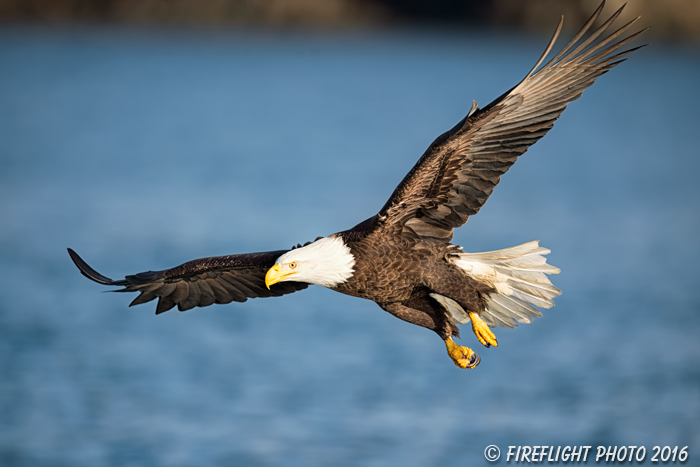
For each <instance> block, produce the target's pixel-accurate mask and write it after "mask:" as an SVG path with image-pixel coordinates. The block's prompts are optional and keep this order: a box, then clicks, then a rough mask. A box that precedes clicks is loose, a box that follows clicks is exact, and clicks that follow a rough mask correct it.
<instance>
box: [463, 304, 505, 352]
mask: <svg viewBox="0 0 700 467" xmlns="http://www.w3.org/2000/svg"><path fill="white" fill-rule="evenodd" d="M469 319H470V320H471V322H472V331H474V335H476V338H477V339H479V342H481V343H482V344H483V345H485V346H486V347H491V346H494V347H498V341H497V340H496V336H495V335H494V334H493V332H492V331H491V329H490V328H489V325H488V324H486V323H485V322H484V320H483V319H481V317H480V316H479V315H478V314H477V313H474V312H472V311H470V312H469Z"/></svg>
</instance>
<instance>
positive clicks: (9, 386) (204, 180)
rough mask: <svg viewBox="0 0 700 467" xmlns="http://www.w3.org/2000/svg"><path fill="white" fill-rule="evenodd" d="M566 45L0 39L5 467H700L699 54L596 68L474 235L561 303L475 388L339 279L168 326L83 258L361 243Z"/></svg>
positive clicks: (130, 268) (475, 223)
mask: <svg viewBox="0 0 700 467" xmlns="http://www.w3.org/2000/svg"><path fill="white" fill-rule="evenodd" d="M545 43H546V39H545V38H537V37H518V36H510V37H502V36H497V35H495V34H483V35H480V34H477V33H473V34H447V35H439V34H432V33H416V34H414V33H391V34H390V33H387V34H371V35H360V34H347V35H342V36H323V35H294V34H262V33H249V34H244V33H195V32H190V33H176V32H172V31H155V32H154V31H151V32H146V31H142V30H102V29H80V30H72V29H65V30H42V29H26V28H18V29H8V28H6V29H4V30H0V62H1V63H2V64H3V65H2V72H1V73H0V103H1V104H0V164H1V166H0V219H1V221H0V222H1V227H0V261H1V264H2V268H1V269H0V275H1V278H2V280H1V281H0V291H1V296H2V300H0V374H1V376H0V424H1V425H0V465H3V466H30V465H31V466H90V467H99V466H111V465H119V466H191V465H196V466H222V465H241V466H255V465H260V466H267V465H289V466H309V465H319V466H330V465H333V466H336V465H337V466H342V465H347V466H356V465H363V466H404V465H416V466H429V465H441V466H444V467H448V466H465V465H481V464H483V463H485V461H484V457H483V452H484V448H485V447H486V446H487V445H489V444H495V445H498V446H500V447H501V448H502V449H505V447H506V446H508V445H520V444H524V445H525V444H529V445H554V446H558V445H560V446H564V445H592V446H596V445H615V444H618V445H644V446H647V449H651V447H652V446H654V445H670V446H676V445H679V446H686V445H687V446H690V449H691V464H692V463H695V462H697V459H695V458H696V457H697V455H700V452H696V451H697V449H698V448H699V447H700V367H699V364H698V363H699V362H700V339H699V338H698V334H699V332H700V307H699V306H698V303H699V301H700V291H699V289H698V285H699V281H698V279H699V278H700V270H699V268H698V263H699V260H700V254H699V250H698V238H700V210H699V207H700V188H698V184H697V174H698V173H699V171H700V157H699V156H698V150H697V138H696V137H697V132H698V128H700V118H699V117H698V114H697V109H698V108H700V95H699V94H698V93H697V83H699V82H700V53H698V51H697V50H695V49H689V48H688V49H684V48H680V47H670V46H664V45H662V44H655V45H654V46H653V47H650V48H647V49H644V50H643V51H640V52H638V53H636V54H634V55H632V56H631V57H630V59H629V60H628V61H627V62H626V63H624V64H622V65H621V66H619V67H618V68H616V69H615V70H613V71H612V72H611V73H609V74H608V75H606V76H604V77H602V78H601V79H600V80H599V81H598V82H597V83H596V84H595V85H594V86H593V88H592V89H590V90H588V91H587V92H586V93H585V94H584V96H583V98H582V99H581V100H579V101H576V102H575V103H573V104H572V105H571V106H570V107H569V109H568V110H567V111H566V112H565V113H564V116H563V118H562V119H561V120H560V121H558V122H557V124H556V126H555V129H554V130H553V131H552V132H551V133H550V134H549V135H547V137H545V138H544V139H543V140H542V141H540V142H539V143H538V144H537V145H536V146H535V147H534V148H533V149H532V150H531V151H529V152H528V153H527V154H526V155H525V156H524V157H523V158H522V160H521V161H519V162H518V164H516V166H515V167H514V168H513V169H512V170H511V171H510V172H509V173H508V174H507V175H506V176H505V177H504V179H503V183H502V184H501V185H499V187H498V188H497V189H496V191H495V193H494V195H493V196H492V198H491V199H490V200H489V202H488V203H487V205H486V207H485V208H484V210H483V211H482V212H481V213H479V215H478V216H475V217H474V218H472V219H471V220H470V221H469V223H468V224H467V225H466V226H465V227H464V228H462V229H460V230H458V231H457V232H456V235H455V243H458V244H460V245H463V246H464V248H465V249H466V250H468V251H483V250H492V249H499V248H504V247H508V246H512V245H516V244H519V243H523V242H526V241H529V240H533V239H540V240H541V242H542V244H543V245H545V246H547V247H548V248H551V249H552V254H551V255H550V257H549V258H550V262H551V263H553V264H555V265H557V266H559V267H561V269H562V274H561V275H560V276H557V277H555V280H554V282H555V284H556V285H557V286H558V287H559V288H561V289H562V290H563V295H562V296H561V297H560V298H559V299H558V300H557V306H556V307H555V308H553V309H552V310H547V311H545V313H544V317H543V318H541V319H538V320H536V321H535V322H533V323H532V324H530V325H522V326H520V327H519V328H517V329H515V330H508V329H506V330H503V329H496V335H497V337H498V338H499V343H500V345H499V347H498V348H492V349H485V348H480V349H478V351H479V352H480V353H481V356H482V363H481V365H480V366H479V367H478V368H477V369H476V370H473V371H461V370H459V369H457V368H456V367H455V366H454V365H453V364H452V362H451V361H450V360H449V358H448V357H447V355H446V353H445V349H444V345H443V344H442V342H441V341H440V339H439V338H438V337H437V336H436V335H435V334H433V333H431V332H430V331H427V330H425V329H421V328H418V327H415V326H412V325H409V324H407V323H403V322H401V321H399V320H397V319H396V318H394V317H392V316H390V315H389V314H387V313H385V312H383V311H382V310H380V309H379V308H378V307H377V306H376V305H375V304H374V303H371V302H366V301H362V300H359V299H354V298H350V297H345V296H341V295H339V294H335V293H333V292H330V291H328V290H325V289H322V288H320V287H311V288H310V289H308V290H306V291H304V292H302V293H297V294H294V295H291V296H288V297H284V298H277V299H267V300H252V301H249V302H247V303H245V304H231V305H225V306H212V307H209V308H206V309H202V310H192V311H189V312H187V313H178V312H176V311H174V312H169V313H165V314H164V315H161V316H157V317H156V316H154V314H153V311H154V308H155V306H154V304H148V305H142V306H138V307H135V308H127V305H128V303H129V301H130V300H131V298H132V297H130V296H126V295H121V294H109V293H101V292H102V291H103V288H101V287H100V286H98V285H97V284H94V283H91V282H89V281H87V280H86V279H84V278H83V277H81V276H80V274H79V273H78V271H77V270H76V269H75V267H74V266H73V264H72V263H71V262H70V260H69V258H68V255H67V254H66V250H65V248H66V247H72V248H74V249H76V250H77V251H78V252H79V253H80V254H81V255H83V256H84V258H85V259H86V260H87V261H88V262H89V263H91V264H92V265H93V266H94V267H95V268H96V269H97V270H99V271H100V272H101V273H103V274H105V275H107V276H110V277H121V276H123V275H125V274H129V273H134V272H139V271H144V270H148V269H164V268H168V267H172V266H175V265H177V264H180V263H182V262H184V261H186V260H189V259H193V258H197V257H202V256H213V255H222V254H228V253H236V252H247V251H260V250H269V249H280V248H285V247H289V246H291V245H292V244H295V243H297V242H304V241H306V240H310V239H313V238H315V237H316V236H318V235H327V234H329V233H333V232H335V231H338V230H342V229H345V228H348V227H350V226H352V225H354V224H355V223H357V222H358V221H360V220H362V219H364V218H366V217H369V216H370V215H372V214H374V213H375V212H376V211H377V210H378V209H379V208H380V207H381V206H382V205H383V203H384V202H385V200H386V199H387V198H388V196H389V195H390V194H391V192H392V191H393V189H394V187H395V185H396V184H397V183H398V182H399V181H400V180H401V178H402V177H403V176H404V174H405V173H406V172H407V171H408V170H409V169H410V167H411V166H412V165H413V164H414V163H415V161H416V160H417V159H418V157H419V156H420V154H421V153H422V151H423V150H424V149H425V148H426V147H427V145H428V144H429V143H430V142H431V141H432V139H433V138H434V137H435V136H437V135H438V134H439V133H441V132H442V131H444V130H446V129H447V128H450V127H451V126H452V125H453V124H454V123H455V122H456V121H458V120H459V119H461V118H462V117H463V116H464V114H465V113H466V112H467V111H468V109H469V107H470V104H471V99H476V100H477V101H478V102H479V103H480V104H482V106H483V105H485V104H487V103H488V102H489V101H490V100H491V99H493V98H494V97H496V96H498V95H500V94H501V93H502V92H503V91H505V90H506V89H508V88H510V87H511V86H512V85H514V84H515V83H516V82H517V81H518V80H519V79H520V78H521V77H522V76H523V75H524V73H525V72H527V70H529V68H530V66H531V65H532V63H533V61H534V60H535V59H536V58H537V57H538V56H539V54H540V52H541V49H542V48H543V46H544V45H545ZM463 335H464V337H463V340H462V342H465V343H466V345H470V346H473V347H475V348H477V347H479V346H480V345H479V344H478V342H477V341H476V339H475V338H474V336H473V335H472V334H471V332H470V330H469V328H468V327H467V328H465V329H464V332H463ZM693 450H695V451H693ZM693 459H695V460H694V461H693ZM501 463H502V464H503V462H501Z"/></svg>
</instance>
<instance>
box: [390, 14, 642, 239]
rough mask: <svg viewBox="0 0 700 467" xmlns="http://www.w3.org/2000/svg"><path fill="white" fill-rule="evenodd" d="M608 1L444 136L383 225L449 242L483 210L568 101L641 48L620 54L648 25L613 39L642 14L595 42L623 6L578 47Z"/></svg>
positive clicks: (407, 181) (400, 190) (401, 190)
mask: <svg viewBox="0 0 700 467" xmlns="http://www.w3.org/2000/svg"><path fill="white" fill-rule="evenodd" d="M604 5H605V2H603V3H601V5H600V6H599V7H598V9H597V10H596V11H595V13H593V16H591V18H590V19H589V20H588V21H587V22H586V24H585V25H584V26H583V28H581V30H580V31H579V32H578V33H577V34H576V36H575V37H574V38H573V39H572V40H571V42H569V43H568V44H567V45H566V47H564V49H563V50H562V51H561V52H559V53H558V54H557V55H556V56H555V57H554V58H553V59H552V60H550V61H549V62H548V63H547V64H546V65H544V66H543V67H542V68H540V69H539V70H538V67H539V66H540V65H541V64H542V62H544V60H545V58H546V56H547V55H548V54H549V52H550V50H551V49H552V47H553V46H554V43H555V41H556V40H557V37H558V36H559V32H560V31H561V27H562V24H563V21H564V18H563V17H562V19H561V21H560V22H559V25H558V26H557V28H556V31H555V32H554V36H553V37H552V40H551V41H550V42H549V45H548V46H547V48H546V50H545V51H544V53H543V54H542V57H541V58H540V59H539V61H538V62H537V64H536V65H535V66H534V67H533V68H532V70H531V71H530V73H528V75H527V76H526V77H525V79H523V80H522V81H521V82H520V83H519V84H518V85H517V86H515V87H514V88H513V89H511V90H510V91H508V92H506V93H505V94H503V95H502V96H501V97H499V98H498V99H496V100H495V101H493V102H492V103H490V104H489V105H488V106H486V108H484V109H481V110H479V109H478V108H477V104H476V102H474V105H473V106H472V109H471V111H470V112H469V114H468V115H467V116H466V117H465V118H464V119H463V120H462V121H461V122H459V123H458V124H457V125H456V126H455V127H454V128H452V129H451V130H450V131H448V132H446V133H444V134H443V135H441V136H439V137H438V138H437V139H436V140H435V141H434V142H433V143H432V144H431V145H430V147H429V148H428V149H427V151H426V152H425V154H424V155H423V156H422V157H421V158H420V160H419V161H418V163H417V164H416V165H415V166H414V167H413V169H411V171H410V172H409V173H408V175H406V177H405V178H404V179H403V181H402V182H401V183H400V184H399V186H398V187H397V188H396V190H395V191H394V193H393V194H392V196H391V198H390V199H389V201H387V203H386V205H385V206H384V207H383V208H382V210H381V211H380V212H379V221H380V225H383V226H384V228H391V229H396V230H399V231H401V232H402V233H403V234H404V235H406V236H408V237H410V238H419V239H421V240H425V241H432V242H449V241H450V240H451V239H452V230H453V229H454V228H456V227H459V226H461V225H463V224H464V223H465V222H467V220H468V219H469V216H472V215H474V214H476V213H477V212H479V209H481V207H482V206H483V205H484V203H485V202H486V200H487V199H488V198H489V196H490V195H491V192H492V191H493V189H494V188H495V187H496V185H497V184H498V182H499V181H500V178H501V175H503V174H504V173H506V172H507V171H508V169H509V168H510V167H511V166H512V165H513V164H514V163H515V161H516V160H517V158H518V156H520V155H521V154H523V153H524V152H525V151H527V149H528V148H529V147H530V146H531V145H533V144H535V143H536V142H537V141H538V140H539V139H540V138H541V137H543V136H544V135H545V134H546V133H547V131H549V130H550V129H551V128H552V126H553V125H554V121H555V120H556V119H557V118H559V116H560V115H561V113H562V112H563V111H564V109H565V108H566V106H567V104H569V102H571V101H573V100H575V99H578V98H579V97H580V96H581V94H582V93H583V91H584V89H586V88H587V87H589V86H590V85H592V84H593V82H594V81H595V79H596V78H598V77H599V76H600V75H602V74H604V73H606V72H607V71H608V70H610V69H611V68H612V67H614V66H615V65H617V64H618V63H620V62H622V61H624V60H622V57H624V56H625V55H627V54H629V53H631V52H632V51H634V50H636V49H638V48H639V47H635V48H633V49H630V50H627V51H624V52H621V53H617V54H615V52H616V51H617V50H618V49H620V48H621V47H623V46H624V45H626V44H627V43H629V42H630V41H631V40H632V39H634V38H635V37H637V36H638V35H639V34H641V33H642V32H644V30H642V31H639V32H637V33H635V34H633V35H631V36H629V37H627V38H625V39H622V40H620V41H618V42H614V41H615V40H616V39H617V38H618V37H619V36H620V35H621V34H623V33H624V32H625V31H626V30H627V29H628V28H629V27H630V26H631V25H632V24H633V23H634V22H635V21H637V19H639V18H636V19H635V20H633V21H630V22H629V23H627V24H626V25H624V26H622V27H621V28H620V29H618V30H617V31H615V32H613V33H612V34H610V35H608V36H607V37H605V38H604V39H602V40H600V41H599V42H597V43H596V44H593V43H594V42H595V41H596V40H597V39H598V38H599V37H600V36H601V35H602V34H603V33H604V32H605V31H606V30H607V29H608V27H609V26H610V25H611V24H612V22H613V21H615V19H616V18H617V17H618V16H619V15H620V13H621V12H622V9H623V8H624V6H623V8H620V9H619V10H618V11H617V12H615V14H613V15H612V17H610V19H608V20H607V21H606V22H605V23H604V24H603V25H602V26H601V27H600V28H598V29H597V30H595V31H594V32H592V33H591V34H590V35H589V36H588V37H587V38H586V39H585V40H583V41H582V42H581V43H580V44H579V45H577V44H578V42H579V41H581V39H582V38H583V37H584V36H585V35H586V32H587V31H588V30H589V28H590V27H591V25H592V24H593V22H594V21H595V20H596V19H597V18H598V16H599V15H600V12H601V11H602V10H603V7H604ZM611 43H612V45H610V44H611ZM536 70H537V71H536Z"/></svg>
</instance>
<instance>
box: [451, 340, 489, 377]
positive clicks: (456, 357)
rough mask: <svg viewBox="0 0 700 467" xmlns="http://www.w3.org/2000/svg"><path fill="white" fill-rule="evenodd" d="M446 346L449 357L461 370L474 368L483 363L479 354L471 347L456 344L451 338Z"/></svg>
mask: <svg viewBox="0 0 700 467" xmlns="http://www.w3.org/2000/svg"><path fill="white" fill-rule="evenodd" d="M445 345H446V346H447V355H449V356H450V358H451V359H452V361H453V362H455V365H457V366H458V367H460V368H470V369H471V368H474V367H476V366H477V365H478V364H479V362H480V361H481V357H479V354H478V353H476V352H474V351H473V350H472V349H470V348H469V347H464V346H461V345H457V344H455V341H453V340H452V338H451V337H448V338H447V339H446V340H445Z"/></svg>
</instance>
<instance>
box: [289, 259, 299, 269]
mask: <svg viewBox="0 0 700 467" xmlns="http://www.w3.org/2000/svg"><path fill="white" fill-rule="evenodd" d="M296 267H297V262H296V261H292V262H291V263H289V269H294V268H296Z"/></svg>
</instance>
